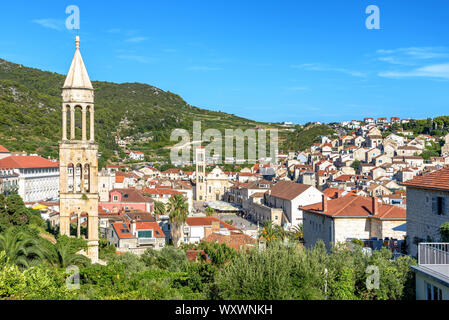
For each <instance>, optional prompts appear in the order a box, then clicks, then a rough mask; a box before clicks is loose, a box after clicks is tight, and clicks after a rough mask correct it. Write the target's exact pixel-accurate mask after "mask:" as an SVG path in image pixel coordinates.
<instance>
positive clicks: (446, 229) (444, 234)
mask: <svg viewBox="0 0 449 320" xmlns="http://www.w3.org/2000/svg"><path fill="white" fill-rule="evenodd" d="M440 236H441V241H443V242H449V222H445V223H443V224H442V225H441V226H440Z"/></svg>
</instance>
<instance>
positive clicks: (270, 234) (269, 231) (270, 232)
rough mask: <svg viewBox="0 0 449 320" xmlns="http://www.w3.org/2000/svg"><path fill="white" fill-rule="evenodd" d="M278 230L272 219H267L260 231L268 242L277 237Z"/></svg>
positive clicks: (260, 235)
mask: <svg viewBox="0 0 449 320" xmlns="http://www.w3.org/2000/svg"><path fill="white" fill-rule="evenodd" d="M276 234H277V232H276V229H275V228H274V226H273V222H271V220H267V221H266V222H265V224H264V227H263V229H262V230H261V231H260V232H259V237H261V238H264V239H265V240H266V241H267V242H272V241H274V240H276V239H277V236H276Z"/></svg>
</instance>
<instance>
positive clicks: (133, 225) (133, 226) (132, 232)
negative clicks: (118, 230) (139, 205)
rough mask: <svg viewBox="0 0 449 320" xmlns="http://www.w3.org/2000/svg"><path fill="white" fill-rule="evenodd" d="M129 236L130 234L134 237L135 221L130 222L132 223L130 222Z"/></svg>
mask: <svg viewBox="0 0 449 320" xmlns="http://www.w3.org/2000/svg"><path fill="white" fill-rule="evenodd" d="M131 234H132V235H133V236H135V235H136V220H132V221H131Z"/></svg>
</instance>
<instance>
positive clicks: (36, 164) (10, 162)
mask: <svg viewBox="0 0 449 320" xmlns="http://www.w3.org/2000/svg"><path fill="white" fill-rule="evenodd" d="M0 167H8V168H14V169H29V168H57V167H59V162H53V161H50V160H47V159H45V158H42V157H37V156H23V157H22V156H18V157H13V156H11V157H7V158H4V159H1V160H0Z"/></svg>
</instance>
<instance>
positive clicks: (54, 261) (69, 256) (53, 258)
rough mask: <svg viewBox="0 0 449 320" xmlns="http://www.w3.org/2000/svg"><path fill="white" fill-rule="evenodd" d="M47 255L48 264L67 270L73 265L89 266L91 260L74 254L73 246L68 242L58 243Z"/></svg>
mask: <svg viewBox="0 0 449 320" xmlns="http://www.w3.org/2000/svg"><path fill="white" fill-rule="evenodd" d="M45 255H46V258H47V261H48V263H50V264H51V265H52V266H54V267H60V268H67V267H69V266H72V265H81V266H85V265H88V264H89V259H88V258H87V257H85V256H82V255H80V254H77V253H76V252H74V248H73V246H72V245H71V244H70V243H69V242H67V241H58V242H57V243H56V244H55V245H52V246H51V247H50V250H48V251H47V252H46V254H45Z"/></svg>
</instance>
